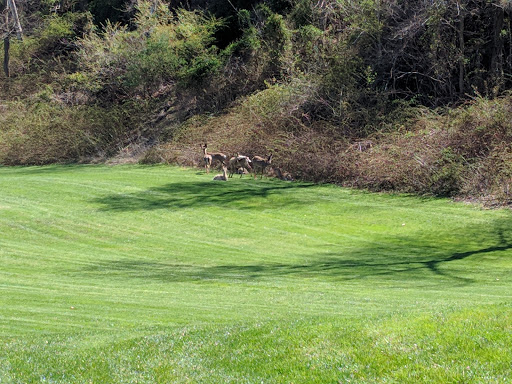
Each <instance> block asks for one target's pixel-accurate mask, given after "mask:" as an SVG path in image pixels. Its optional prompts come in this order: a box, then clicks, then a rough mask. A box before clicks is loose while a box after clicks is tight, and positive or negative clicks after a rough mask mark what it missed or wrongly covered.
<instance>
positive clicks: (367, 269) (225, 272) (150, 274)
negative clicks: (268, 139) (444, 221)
mask: <svg viewBox="0 0 512 384" xmlns="http://www.w3.org/2000/svg"><path fill="white" fill-rule="evenodd" d="M510 224H511V222H510V220H507V221H506V222H503V223H500V224H498V225H497V226H496V227H495V229H496V230H495V231H494V232H493V231H487V232H486V234H485V235H483V236H482V243H483V244H490V243H492V242H494V245H491V246H485V247H483V248H479V249H474V250H468V251H465V252H450V251H447V250H444V249H443V248H442V247H440V246H435V245H432V244H429V243H425V242H423V245H421V244H419V243H418V242H415V241H414V240H411V239H405V240H404V241H403V242H401V244H399V245H391V244H390V245H379V246H373V247H368V248H362V249H357V250H354V251H349V252H347V253H336V252H331V253H330V256H329V257H326V256H325V254H319V255H312V256H310V257H307V259H308V260H311V261H308V262H304V263H297V264H286V263H261V264H248V265H216V266H199V265H190V264H175V263H164V262H148V261H143V260H117V261H110V262H105V263H101V264H97V265H94V266H90V267H88V268H87V269H86V271H85V272H86V273H93V274H106V275H108V276H109V277H116V276H117V277H121V278H126V277H128V278H141V279H156V280H160V281H163V282H186V281H194V280H214V281H215V280H224V281H226V280H227V281H233V280H235V281H236V280H240V281H251V280H259V279H272V278H276V277H286V276H291V277H300V278H318V279H323V280H329V279H330V280H335V281H336V280H338V281H350V280H358V279H366V278H382V279H383V280H386V278H389V279H390V280H395V281H396V280H398V281H403V282H405V281H411V280H414V281H415V284H416V286H418V285H417V283H418V282H420V281H423V282H426V281H428V284H436V283H441V282H442V284H446V283H451V284H454V285H468V284H471V283H474V282H476V281H477V280H480V279H487V278H488V277H486V275H485V274H486V272H485V268H480V267H479V266H477V264H476V263H474V261H475V260H473V261H472V262H471V263H470V264H457V263H455V262H457V261H462V260H465V259H468V258H474V257H479V256H484V255H486V254H489V253H491V252H505V251H508V250H511V249H512V230H511V229H512V226H511V225H510ZM472 234H474V232H471V231H470V232H469V233H468V234H466V236H467V238H468V239H469V238H471V237H474V236H472ZM421 241H424V240H420V242H421ZM503 256H506V255H503ZM212 259H215V255H214V254H212ZM478 261H479V263H481V264H480V265H482V266H483V265H484V263H485V262H486V260H485V258H481V259H479V260H478ZM475 268H476V269H475ZM479 268H480V269H479ZM490 268H491V269H490V271H493V269H492V265H490ZM494 270H495V269H494ZM489 273H491V272H489Z"/></svg>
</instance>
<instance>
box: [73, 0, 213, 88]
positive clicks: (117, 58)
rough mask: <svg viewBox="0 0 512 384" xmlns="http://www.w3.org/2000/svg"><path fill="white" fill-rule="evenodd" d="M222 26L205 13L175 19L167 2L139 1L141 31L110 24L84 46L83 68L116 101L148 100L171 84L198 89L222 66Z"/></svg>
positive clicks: (182, 13)
mask: <svg viewBox="0 0 512 384" xmlns="http://www.w3.org/2000/svg"><path fill="white" fill-rule="evenodd" d="M220 25H221V23H220V21H218V20H217V19H214V18H209V17H206V16H204V15H203V14H201V13H199V12H190V11H185V10H178V11H176V14H172V13H171V12H170V10H169V9H168V8H167V7H166V6H164V4H163V3H159V4H158V7H156V8H153V7H152V4H150V3H149V2H146V1H139V2H138V6H137V15H136V18H135V26H136V28H135V29H134V30H132V31H130V30H128V29H127V28H126V27H124V26H121V25H119V24H115V25H114V24H110V23H107V25H106V27H105V31H104V33H103V35H98V34H96V33H91V34H89V35H88V36H86V37H85V38H84V39H82V40H81V42H80V46H81V49H80V52H79V58H80V63H81V64H82V67H83V68H84V70H83V71H84V72H85V73H87V74H88V75H87V78H89V79H90V81H91V82H93V83H96V84H98V83H99V84H103V87H102V91H103V92H104V93H106V94H107V96H108V97H111V98H119V97H123V95H137V94H139V95H143V96H146V95H147V94H148V93H151V92H154V91H155V90H157V89H158V87H159V86H161V85H162V84H166V83H169V82H175V83H177V84H178V85H183V86H189V85H194V84H198V83H201V82H202V81H203V80H204V79H205V78H207V77H208V76H211V75H213V74H214V73H215V72H216V71H217V70H218V69H219V68H220V66H221V65H222V61H221V59H220V56H219V54H218V49H217V48H216V47H215V46H214V45H213V42H214V38H213V34H214V32H215V31H216V30H217V28H218V27H219V26H220ZM89 88H90V89H91V88H95V87H89Z"/></svg>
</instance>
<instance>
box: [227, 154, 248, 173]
mask: <svg viewBox="0 0 512 384" xmlns="http://www.w3.org/2000/svg"><path fill="white" fill-rule="evenodd" d="M228 169H229V177H233V174H234V173H240V177H242V176H243V174H244V170H246V169H247V171H249V172H250V171H251V170H252V167H251V159H249V158H248V157H247V156H243V155H240V154H239V153H237V154H236V156H233V157H232V158H230V159H229V161H228Z"/></svg>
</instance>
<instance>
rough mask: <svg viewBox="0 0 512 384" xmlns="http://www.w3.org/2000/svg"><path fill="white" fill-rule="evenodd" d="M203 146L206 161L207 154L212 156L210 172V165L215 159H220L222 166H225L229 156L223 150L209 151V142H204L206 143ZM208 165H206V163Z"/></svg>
mask: <svg viewBox="0 0 512 384" xmlns="http://www.w3.org/2000/svg"><path fill="white" fill-rule="evenodd" d="M201 148H202V150H203V154H204V157H203V159H204V161H205V163H206V161H207V160H206V158H207V156H209V157H210V158H211V161H210V164H209V166H208V167H207V173H208V170H209V168H210V166H211V165H212V164H213V163H214V162H215V161H218V162H219V163H220V164H221V165H222V166H224V165H225V164H226V158H227V156H226V155H225V154H223V153H221V152H212V153H210V152H207V151H206V150H207V148H208V144H207V143H204V145H201ZM205 167H206V165H205Z"/></svg>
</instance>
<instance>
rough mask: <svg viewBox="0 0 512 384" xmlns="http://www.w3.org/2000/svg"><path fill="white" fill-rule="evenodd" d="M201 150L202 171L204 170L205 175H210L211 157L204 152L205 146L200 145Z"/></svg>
mask: <svg viewBox="0 0 512 384" xmlns="http://www.w3.org/2000/svg"><path fill="white" fill-rule="evenodd" d="M201 149H202V150H203V161H204V169H205V170H206V173H210V166H211V165H212V155H210V154H209V153H207V152H206V145H205V146H202V145H201Z"/></svg>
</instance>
